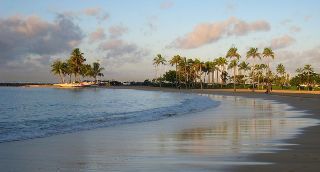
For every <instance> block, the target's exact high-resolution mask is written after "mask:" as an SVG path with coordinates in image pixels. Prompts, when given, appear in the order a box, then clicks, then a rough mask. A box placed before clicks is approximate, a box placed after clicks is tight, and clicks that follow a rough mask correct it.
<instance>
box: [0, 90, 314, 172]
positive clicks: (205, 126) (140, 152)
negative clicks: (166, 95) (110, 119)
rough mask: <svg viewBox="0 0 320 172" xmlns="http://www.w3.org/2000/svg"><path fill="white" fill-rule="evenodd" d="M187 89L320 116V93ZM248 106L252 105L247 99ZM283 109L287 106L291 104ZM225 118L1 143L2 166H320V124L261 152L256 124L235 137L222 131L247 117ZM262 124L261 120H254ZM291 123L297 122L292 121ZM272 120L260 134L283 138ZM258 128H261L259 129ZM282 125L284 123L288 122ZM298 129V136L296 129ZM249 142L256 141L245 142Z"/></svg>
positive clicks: (189, 118)
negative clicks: (271, 127)
mask: <svg viewBox="0 0 320 172" xmlns="http://www.w3.org/2000/svg"><path fill="white" fill-rule="evenodd" d="M116 88H117V89H121V88H125V89H128V88H129V89H141V90H161V91H173V92H179V90H176V89H165V88H152V87H116ZM111 89H113V88H111ZM180 91H182V92H193V93H204V94H215V95H222V96H234V95H235V96H237V97H239V96H241V97H247V98H254V99H256V100H258V99H266V100H267V101H266V102H263V101H262V102H260V103H267V105H264V104H261V106H262V107H264V106H267V107H269V105H268V101H269V100H271V101H274V100H275V101H278V102H279V103H286V104H288V105H290V106H292V107H294V108H296V109H297V110H305V111H306V113H309V114H312V115H311V116H308V118H315V119H320V116H319V112H320V106H319V102H320V99H319V98H320V97H319V95H312V94H292V93H274V94H272V95H266V94H263V93H251V92H245V91H242V92H237V93H232V92H230V91H229V90H187V91H185V90H180ZM224 101H228V100H224ZM258 102H259V101H258ZM249 103H250V102H249ZM243 106H246V104H244V105H243ZM281 107H283V108H284V107H285V105H283V106H280V108H281ZM239 108H242V106H239ZM211 110H214V111H215V112H216V111H218V112H219V111H221V113H224V112H226V111H228V110H230V111H231V110H233V111H234V110H235V109H232V108H230V107H227V106H223V105H221V106H219V108H217V109H211ZM231 112H232V111H231ZM221 119H223V120H226V121H222V123H217V125H214V126H217V127H212V123H214V122H215V121H216V120H215V119H212V116H210V109H209V110H208V111H204V112H199V113H197V114H190V115H184V116H178V117H172V118H168V119H165V120H160V121H152V122H145V123H137V124H129V125H121V126H115V127H108V128H100V129H94V130H90V131H82V132H78V133H69V134H62V135H57V136H52V137H47V138H39V139H32V140H26V141H18V142H9V143H2V144H0V169H1V170H4V171H199V170H201V171H272V170H273V171H319V170H320V139H319V134H320V133H319V131H320V130H319V129H320V128H319V126H314V127H309V128H305V129H304V131H303V134H300V135H298V137H296V138H291V139H288V140H286V141H285V142H286V143H291V144H289V145H286V144H284V145H282V146H280V147H281V148H282V149H281V150H277V151H275V152H274V151H272V152H274V153H270V152H269V151H266V152H265V153H263V152H264V151H259V152H260V153H258V154H252V151H255V150H259V149H255V148H254V149H251V146H253V147H254V146H255V144H256V140H255V137H252V133H251V132H252V130H253V128H250V127H251V125H248V126H245V127H247V129H246V130H248V132H249V134H248V135H245V136H241V135H232V134H231V135H230V133H229V132H227V134H226V133H223V132H222V131H224V128H225V125H226V126H229V128H232V131H234V130H235V129H238V128H239V127H238V125H237V124H238V123H239V121H240V123H241V122H243V120H239V121H238V120H236V122H235V121H234V119H233V117H232V118H230V119H228V118H227V119H224V118H217V120H221ZM263 121H265V120H262V122H263ZM305 121H307V120H305ZM311 121H312V120H311ZM245 122H247V123H249V124H250V122H252V121H251V119H248V120H246V121H245ZM254 122H256V121H255V120H254ZM260 122H261V121H260ZM278 122H279V121H277V120H276V121H272V123H276V124H277V123H278ZM288 122H289V123H290V120H289V121H288ZM218 124H223V125H218ZM266 126H268V125H266V124H263V125H261V126H260V130H259V131H260V132H259V133H260V134H261V135H259V137H262V139H264V138H265V139H270V138H275V139H276V138H277V137H282V136H281V135H277V134H275V135H273V130H268V127H266ZM285 127H289V129H291V128H290V127H295V126H291V125H288V126H285ZM254 129H255V130H256V128H254ZM258 129H259V127H258ZM266 129H267V130H266ZM277 129H281V127H278V128H277ZM288 131H291V130H288ZM255 132H256V131H255ZM228 133H229V134H228ZM276 133H277V132H276ZM208 134H209V136H210V137H209V136H208ZM293 135H294V136H296V135H295V133H293ZM240 136H241V137H240ZM254 136H255V135H254ZM212 137H215V139H216V140H217V139H218V143H217V142H216V141H214V142H213V140H212V139H211V138H212ZM229 137H231V138H232V139H230V138H229ZM229 141H232V143H231V144H232V145H233V147H232V149H231V150H230V149H225V148H224V145H225V144H230V143H229ZM243 143H247V144H249V145H251V146H249V147H248V146H244V145H245V144H243ZM281 143H282V142H281ZM274 144H278V142H276V141H274V142H271V143H270V145H271V146H272V145H274ZM267 147H268V146H267ZM286 149H287V150H286ZM250 151H251V153H250V154H245V153H243V154H239V152H250ZM212 155H215V156H212ZM221 157H223V158H221ZM168 162H170V163H168ZM226 166H227V167H228V168H226Z"/></svg>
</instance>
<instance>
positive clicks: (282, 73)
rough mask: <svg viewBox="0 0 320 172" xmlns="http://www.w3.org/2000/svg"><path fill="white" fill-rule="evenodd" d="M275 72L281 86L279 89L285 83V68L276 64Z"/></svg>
mask: <svg viewBox="0 0 320 172" xmlns="http://www.w3.org/2000/svg"><path fill="white" fill-rule="evenodd" d="M276 71H277V73H278V74H279V75H280V77H279V83H280V84H281V88H283V85H284V83H285V81H286V77H285V74H286V68H285V67H284V65H283V64H281V63H280V64H278V66H277V68H276Z"/></svg>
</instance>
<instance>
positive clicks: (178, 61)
mask: <svg viewBox="0 0 320 172" xmlns="http://www.w3.org/2000/svg"><path fill="white" fill-rule="evenodd" d="M274 58H275V53H274V52H273V50H272V49H271V48H264V49H263V51H262V52H259V50H258V48H254V47H251V48H250V49H249V50H248V51H247V52H246V57H245V59H241V55H240V54H239V53H238V49H237V48H236V47H231V48H230V49H229V50H228V51H227V53H226V55H225V56H224V57H218V58H215V59H213V60H210V61H201V60H200V59H199V58H195V59H192V58H186V57H181V56H180V55H175V56H173V57H172V58H171V59H170V60H168V61H167V60H166V59H165V58H164V57H163V56H162V55H161V54H158V55H157V56H156V57H155V58H154V59H153V65H154V67H155V78H154V79H153V81H154V82H155V83H159V85H160V86H161V83H163V82H164V81H167V82H170V83H172V84H174V85H175V87H179V88H180V87H182V86H184V87H185V88H197V87H199V88H201V89H202V88H203V87H204V85H205V86H206V87H208V88H209V87H210V88H230V86H231V85H232V87H233V89H234V91H236V88H252V89H253V90H254V89H267V90H268V91H269V90H270V89H272V86H273V85H277V86H279V87H281V88H282V89H284V88H286V87H289V86H291V85H294V86H299V89H300V88H301V87H302V86H304V87H308V88H309V87H316V86H317V84H320V76H319V74H317V73H315V72H314V69H313V68H312V66H311V65H309V64H307V65H305V66H303V67H301V68H298V69H297V70H296V72H297V75H296V76H294V77H292V78H290V75H289V74H288V73H287V72H286V68H285V66H284V65H283V64H281V63H280V64H278V65H277V66H276V71H272V70H271V69H270V63H271V61H272V60H274ZM248 59H252V63H251V64H250V63H248V62H247V60H248ZM167 64H169V65H171V66H174V67H175V70H170V71H168V72H166V73H165V74H163V75H158V73H159V68H160V67H161V66H164V65H167ZM228 72H229V73H231V74H232V75H230V74H229V73H228Z"/></svg>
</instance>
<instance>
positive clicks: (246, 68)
mask: <svg viewBox="0 0 320 172" xmlns="http://www.w3.org/2000/svg"><path fill="white" fill-rule="evenodd" d="M238 67H239V70H240V71H243V72H244V74H243V78H245V77H246V72H247V71H249V70H250V69H251V67H250V66H249V63H247V62H245V61H242V62H241V63H240V64H239V65H238ZM243 88H245V81H244V84H243Z"/></svg>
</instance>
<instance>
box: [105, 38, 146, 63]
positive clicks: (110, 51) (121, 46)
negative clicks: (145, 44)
mask: <svg viewBox="0 0 320 172" xmlns="http://www.w3.org/2000/svg"><path fill="white" fill-rule="evenodd" d="M99 49H100V50H102V51H104V52H106V56H105V58H106V59H108V62H110V61H112V63H115V64H122V63H136V62H139V61H140V60H141V59H142V58H143V57H145V56H147V55H148V54H149V51H148V50H146V49H142V48H140V47H139V46H137V45H136V44H133V43H127V42H125V41H123V40H120V39H112V40H108V41H106V42H103V43H101V44H100V46H99Z"/></svg>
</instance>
